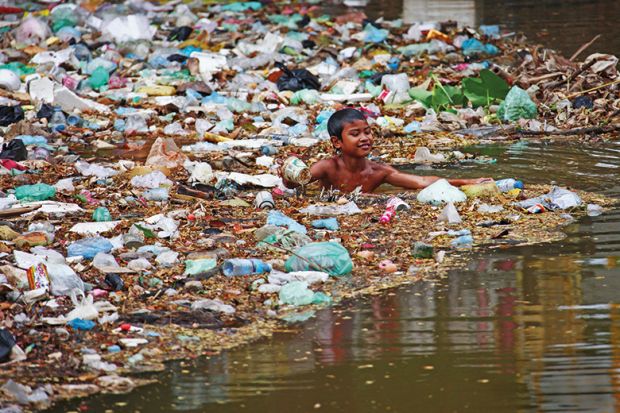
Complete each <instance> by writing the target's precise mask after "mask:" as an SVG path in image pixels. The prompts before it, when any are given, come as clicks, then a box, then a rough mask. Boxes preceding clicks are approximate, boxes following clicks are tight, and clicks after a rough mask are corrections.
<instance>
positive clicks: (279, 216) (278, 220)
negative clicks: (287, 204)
mask: <svg viewBox="0 0 620 413" xmlns="http://www.w3.org/2000/svg"><path fill="white" fill-rule="evenodd" d="M267 225H275V226H278V227H287V228H288V229H290V230H291V231H295V232H299V233H300V234H306V233H307V232H308V230H307V229H306V227H304V226H303V225H301V224H300V223H299V222H297V221H295V220H294V219H292V218H289V217H287V216H286V215H284V214H283V213H282V212H280V211H269V215H268V216H267Z"/></svg>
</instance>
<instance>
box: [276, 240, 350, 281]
mask: <svg viewBox="0 0 620 413" xmlns="http://www.w3.org/2000/svg"><path fill="white" fill-rule="evenodd" d="M284 267H285V268H286V271H324V272H326V273H328V274H329V275H333V276H339V275H345V274H348V273H350V272H351V270H353V262H352V261H351V257H350V256H349V252H348V251H347V249H346V248H345V247H343V246H342V245H340V244H338V243H336V242H313V243H310V244H308V245H305V246H303V247H301V248H299V249H298V250H297V251H295V254H294V255H292V256H291V257H290V258H289V259H288V260H286V263H285V264H284Z"/></svg>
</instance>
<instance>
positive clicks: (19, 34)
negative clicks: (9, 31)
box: [15, 16, 51, 44]
mask: <svg viewBox="0 0 620 413" xmlns="http://www.w3.org/2000/svg"><path fill="white" fill-rule="evenodd" d="M50 34H51V33H50V29H49V27H48V26H47V24H46V23H45V22H44V21H43V20H42V19H38V18H36V17H34V16H31V17H28V18H26V19H24V20H23V21H22V22H21V24H20V25H19V26H18V27H17V29H15V40H17V42H18V43H23V44H38V43H40V42H41V41H43V40H45V39H47V38H48V37H50Z"/></svg>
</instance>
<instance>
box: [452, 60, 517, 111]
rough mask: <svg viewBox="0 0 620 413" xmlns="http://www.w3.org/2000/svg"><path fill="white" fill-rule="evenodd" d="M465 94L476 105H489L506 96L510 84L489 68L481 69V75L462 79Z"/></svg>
mask: <svg viewBox="0 0 620 413" xmlns="http://www.w3.org/2000/svg"><path fill="white" fill-rule="evenodd" d="M461 84H462V85H463V94H464V95H465V96H466V97H467V99H469V101H470V102H471V103H472V105H473V106H474V107H478V106H489V105H491V104H492V103H497V102H499V101H502V100H504V99H505V98H506V95H507V94H508V91H509V90H510V86H509V85H508V83H506V81H505V80H504V79H502V78H501V77H499V76H497V75H496V74H495V73H493V72H491V71H490V70H488V69H483V70H481V71H480V75H479V77H467V78H465V79H463V80H462V82H461Z"/></svg>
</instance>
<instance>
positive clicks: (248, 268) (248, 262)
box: [222, 258, 271, 277]
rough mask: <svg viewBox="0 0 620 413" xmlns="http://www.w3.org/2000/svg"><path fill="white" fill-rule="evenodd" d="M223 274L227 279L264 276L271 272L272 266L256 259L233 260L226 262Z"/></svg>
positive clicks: (223, 266)
mask: <svg viewBox="0 0 620 413" xmlns="http://www.w3.org/2000/svg"><path fill="white" fill-rule="evenodd" d="M222 272H223V273H224V275H225V276H226V277H235V276H238V275H252V274H263V273H266V272H271V265H269V264H267V263H264V262H263V261H261V260H259V259H255V258H250V259H244V258H233V259H229V260H226V261H224V264H223V265H222Z"/></svg>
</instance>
